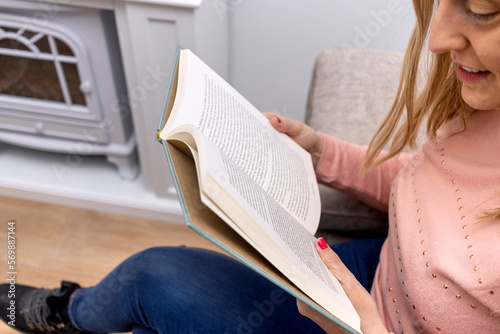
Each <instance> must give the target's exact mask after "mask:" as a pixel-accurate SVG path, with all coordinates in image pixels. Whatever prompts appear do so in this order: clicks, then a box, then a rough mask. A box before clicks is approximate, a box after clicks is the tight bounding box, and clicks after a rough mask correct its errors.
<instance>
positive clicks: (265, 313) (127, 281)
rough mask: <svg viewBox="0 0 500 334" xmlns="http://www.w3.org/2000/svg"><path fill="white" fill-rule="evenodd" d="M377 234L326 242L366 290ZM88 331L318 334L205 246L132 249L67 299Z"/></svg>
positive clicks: (274, 290) (262, 284)
mask: <svg viewBox="0 0 500 334" xmlns="http://www.w3.org/2000/svg"><path fill="white" fill-rule="evenodd" d="M382 243H383V239H367V240H360V241H353V242H347V243H342V244H337V245H333V246H332V248H333V249H334V250H335V251H336V252H337V254H339V256H340V257H341V258H342V260H343V261H344V263H345V264H346V265H347V266H348V268H349V269H350V270H351V271H352V272H353V273H354V275H355V276H356V277H357V278H358V279H359V280H360V281H361V282H362V284H363V285H364V286H365V287H366V288H367V289H369V288H370V286H371V283H372V280H373V276H374V273H375V268H376V266H377V264H378V259H379V253H380V247H381V246H382ZM68 310H69V315H70V318H71V320H72V322H73V323H74V325H75V326H76V327H78V328H79V329H81V330H83V331H87V332H93V333H110V332H128V331H133V332H134V333H148V334H152V333H176V334H178V333H204V334H205V333H206V334H209V333H217V334H221V333H238V334H240V333H241V334H250V333H323V331H322V330H321V329H320V328H319V327H318V326H317V325H316V324H315V323H313V322H312V321H311V320H309V319H308V318H306V317H303V316H302V315H300V313H299V312H298V311H297V307H296V300H295V298H294V297H293V296H291V295H289V294H288V293H286V292H284V291H283V290H281V289H280V288H278V287H277V286H275V285H274V284H272V283H271V282H269V281H268V280H267V279H265V278H263V277H262V276H260V275H258V274H256V273H255V272H254V271H252V270H251V269H249V268H247V267H246V266H244V265H242V264H241V263H239V262H238V261H236V260H234V259H232V258H230V257H228V256H225V255H222V254H219V253H215V252H212V251H208V250H203V249H197V248H187V247H174V248H169V247H157V248H151V249H148V250H146V251H143V252H140V253H137V254H135V255H133V256H132V257H130V258H129V259H127V260H125V261H124V262H123V263H122V264H120V265H119V266H118V267H116V268H115V269H114V270H113V271H112V272H111V273H110V274H109V275H108V276H107V277H105V278H104V279H103V280H102V281H101V282H100V283H99V284H98V285H96V286H94V287H91V288H84V289H79V290H77V291H76V292H75V293H74V294H73V296H72V299H71V301H70V304H69V309H68Z"/></svg>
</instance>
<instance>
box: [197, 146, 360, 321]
mask: <svg viewBox="0 0 500 334" xmlns="http://www.w3.org/2000/svg"><path fill="white" fill-rule="evenodd" d="M200 152H203V153H200V154H206V157H205V158H206V159H207V160H208V163H209V164H210V165H211V166H210V168H208V171H207V174H208V176H207V175H205V176H202V177H204V179H205V182H204V188H203V189H204V192H206V195H207V196H206V197H207V198H215V199H217V204H218V206H220V207H221V208H222V210H223V212H224V213H225V214H226V215H227V216H228V217H229V218H230V219H232V220H235V221H238V225H240V226H244V228H243V230H244V231H245V234H246V235H248V236H249V237H250V239H252V241H253V243H254V244H255V245H257V247H256V249H257V250H261V249H262V250H263V251H261V254H262V255H263V256H264V257H265V258H266V259H267V260H269V261H270V262H271V263H272V264H273V265H274V266H275V267H276V268H277V269H278V270H280V271H281V272H282V273H283V274H284V275H285V276H286V277H287V278H288V279H290V281H292V282H293V283H294V284H296V285H297V287H299V288H300V289H302V290H303V291H304V292H305V293H306V294H307V295H308V296H309V297H311V298H312V299H313V300H315V301H316V302H317V303H318V304H319V305H321V306H323V307H324V308H325V309H327V310H330V311H332V310H335V312H332V313H333V314H336V315H338V316H339V318H340V319H341V320H342V321H343V322H345V323H347V324H349V325H350V326H352V327H353V328H358V327H359V317H358V315H357V313H356V311H355V309H354V307H353V306H352V304H351V302H350V301H349V298H348V297H347V295H346V294H345V292H344V290H343V289H342V287H341V285H340V283H339V282H338V280H337V279H336V278H335V277H334V276H333V274H332V273H331V272H330V271H329V270H328V268H327V267H326V265H325V264H324V263H323V261H322V260H321V258H320V257H319V254H318V252H317V251H316V248H315V241H316V238H315V237H314V235H313V234H311V233H310V232H309V231H307V229H305V228H304V227H303V226H302V225H301V224H300V223H299V222H298V221H297V220H296V219H295V218H294V217H293V216H292V215H291V214H289V213H288V212H287V211H286V210H285V209H284V208H282V207H281V206H280V205H278V203H277V202H276V201H275V200H274V199H273V198H271V196H270V195H269V193H268V192H266V191H264V190H263V189H262V188H261V187H260V186H259V185H258V184H256V182H255V181H254V180H253V179H252V178H250V177H249V175H248V173H246V172H245V171H244V170H242V169H241V168H240V167H239V166H238V165H237V164H235V163H233V162H232V161H231V159H229V157H228V156H226V155H225V154H224V153H223V152H221V151H220V150H219V149H218V148H217V147H216V146H215V145H213V144H212V143H211V142H210V141H206V142H205V143H204V144H203V149H200ZM208 157H210V159H208ZM210 170H217V172H215V173H212V172H210ZM204 203H205V202H204ZM342 310H343V311H342Z"/></svg>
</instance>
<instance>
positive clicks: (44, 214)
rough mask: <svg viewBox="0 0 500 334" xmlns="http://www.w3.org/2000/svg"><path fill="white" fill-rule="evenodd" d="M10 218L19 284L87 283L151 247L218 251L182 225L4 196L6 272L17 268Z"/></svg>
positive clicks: (1, 264) (1, 224) (0, 250)
mask: <svg viewBox="0 0 500 334" xmlns="http://www.w3.org/2000/svg"><path fill="white" fill-rule="evenodd" d="M11 220H13V221H15V238H16V244H15V246H16V268H15V271H16V272H17V274H16V275H15V276H16V283H18V284H28V285H35V286H43V287H46V288H53V287H56V286H58V285H59V284H60V281H61V280H62V279H64V280H69V281H75V282H78V283H80V284H81V285H82V286H89V285H93V284H95V283H97V282H98V281H99V280H100V279H101V278H102V277H103V276H105V275H106V274H107V273H108V272H109V271H110V270H112V269H113V268H114V267H115V266H116V265H118V264H119V263H120V262H121V261H123V260H125V259H126V258H127V257H129V256H130V255H132V254H134V253H136V252H138V251H141V250H144V249H147V248H149V247H152V246H173V245H187V246H198V247H203V248H210V249H214V250H217V248H216V247H215V246H213V245H212V244H211V243H209V242H208V241H206V240H205V239H203V238H202V237H200V236H199V235H198V234H196V233H194V232H193V231H191V230H189V229H188V228H187V227H185V226H184V225H181V224H169V223H165V222H159V221H152V220H146V219H138V218H131V217H126V216H119V215H111V214H106V213H98V212H92V211H86V210H78V209H72V208H67V207H60V206H55V205H47V204H41V203H35V202H26V201H21V200H15V199H10V198H5V197H0V240H1V241H0V245H1V247H0V270H1V273H2V275H1V276H2V277H7V276H8V275H7V273H8V272H10V271H12V270H10V269H9V268H8V267H7V233H8V227H9V226H8V222H9V221H11ZM4 282H6V281H5V280H4V279H2V283H4ZM0 312H5V310H1V311H0ZM7 333H9V334H12V333H18V332H16V331H14V330H13V329H12V328H10V327H9V326H7V325H5V324H4V323H3V322H1V321H0V334H7Z"/></svg>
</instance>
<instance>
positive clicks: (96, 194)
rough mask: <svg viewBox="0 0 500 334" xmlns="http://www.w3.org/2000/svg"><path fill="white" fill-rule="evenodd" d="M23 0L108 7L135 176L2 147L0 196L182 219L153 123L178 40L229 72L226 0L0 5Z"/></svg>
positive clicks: (46, 11) (44, 7)
mask: <svg viewBox="0 0 500 334" xmlns="http://www.w3.org/2000/svg"><path fill="white" fill-rule="evenodd" d="M23 2H25V3H27V4H30V5H31V7H33V5H34V3H36V5H37V6H39V8H40V11H39V12H38V14H39V16H40V17H41V18H43V16H44V15H45V16H47V17H52V16H57V13H58V11H59V10H62V7H63V6H66V5H69V6H76V7H86V8H98V9H108V10H113V11H114V13H115V19H116V27H117V31H118V36H119V43H120V49H121V55H122V60H123V63H124V67H125V76H126V83H127V87H128V92H129V100H130V104H131V114H132V119H133V123H134V128H135V134H136V139H137V145H138V152H139V161H140V165H141V175H140V177H139V178H138V179H137V180H136V181H133V182H130V181H123V180H121V179H120V178H119V177H118V176H117V175H114V171H113V169H112V167H110V166H108V165H107V164H106V162H105V161H100V160H99V159H94V158H91V157H85V156H82V157H79V159H80V160H79V162H78V163H76V162H75V161H73V162H74V166H69V167H71V168H72V169H71V170H69V172H68V173H67V174H66V175H65V177H64V178H61V177H60V175H59V177H58V175H54V171H53V170H51V168H50V167H49V166H50V164H51V162H54V161H59V160H60V161H61V163H63V164H64V163H66V164H69V162H68V156H66V157H64V156H60V155H59V156H56V155H52V154H49V153H42V152H31V151H29V150H24V149H19V150H17V149H16V148H14V147H8V148H7V149H2V148H0V195H3V196H10V197H18V198H24V199H31V200H37V201H44V202H49V203H58V204H65V205H69V206H74V207H80V208H85V209H96V210H101V211H108V212H116V213H124V214H130V215H136V216H142V217H147V218H155V219H161V220H166V221H181V220H182V216H181V210H180V206H179V204H178V200H177V196H176V194H175V190H174V188H173V183H172V180H171V176H170V172H169V170H168V166H167V162H166V158H165V156H164V152H163V151H162V147H161V145H160V144H158V143H157V142H156V140H155V128H156V126H157V124H158V118H159V115H160V112H161V109H162V107H163V101H164V98H165V91H166V89H167V85H168V79H169V73H170V70H171V65H172V63H173V58H174V54H175V50H176V48H177V46H178V45H182V46H183V47H185V48H189V49H192V50H193V51H194V52H195V53H197V54H198V55H199V56H200V57H201V58H202V59H204V60H205V61H206V62H207V63H208V64H209V65H210V66H211V67H212V68H214V69H215V70H216V71H217V72H218V73H220V74H221V75H222V76H223V77H226V78H227V76H228V67H229V66H228V46H227V43H228V27H227V26H228V22H227V19H226V18H225V17H223V16H221V13H220V8H224V7H220V5H222V6H223V4H224V3H225V2H224V0H217V1H215V2H214V1H202V0H46V1H43V2H42V1H38V0H37V1H34V0H33V1H22V0H15V1H13V0H0V11H1V8H2V7H7V8H8V7H10V6H12V5H13V3H15V4H16V5H17V6H18V5H19V4H21V3H23ZM216 5H217V6H219V7H216ZM72 159H73V158H72ZM13 167H14V168H13ZM115 174H116V173H115Z"/></svg>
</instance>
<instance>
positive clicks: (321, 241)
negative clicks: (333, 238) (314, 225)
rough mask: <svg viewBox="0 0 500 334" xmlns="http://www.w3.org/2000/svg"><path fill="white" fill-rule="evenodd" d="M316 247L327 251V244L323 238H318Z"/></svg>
mask: <svg viewBox="0 0 500 334" xmlns="http://www.w3.org/2000/svg"><path fill="white" fill-rule="evenodd" d="M318 246H319V248H321V249H327V248H328V244H327V243H326V241H325V239H323V238H319V239H318Z"/></svg>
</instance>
